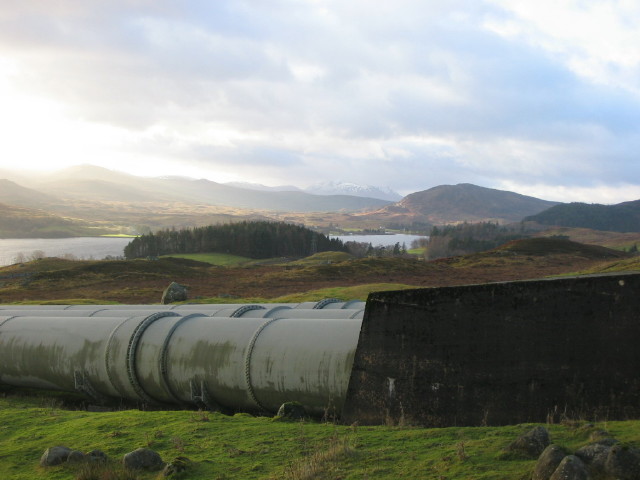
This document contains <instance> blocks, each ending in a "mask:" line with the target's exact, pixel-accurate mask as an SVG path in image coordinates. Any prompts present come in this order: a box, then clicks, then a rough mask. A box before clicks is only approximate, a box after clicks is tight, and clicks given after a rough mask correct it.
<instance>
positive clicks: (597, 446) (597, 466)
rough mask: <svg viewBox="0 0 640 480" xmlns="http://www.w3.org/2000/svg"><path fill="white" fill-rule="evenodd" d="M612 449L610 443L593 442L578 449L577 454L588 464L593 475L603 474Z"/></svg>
mask: <svg viewBox="0 0 640 480" xmlns="http://www.w3.org/2000/svg"><path fill="white" fill-rule="evenodd" d="M610 449H611V447H610V446H608V445H604V444H602V443H592V444H591V445H587V446H585V447H582V448H581V449H579V450H578V451H576V453H575V455H576V457H578V458H579V459H580V460H582V461H583V462H584V463H585V464H586V465H587V468H588V469H589V473H591V475H602V474H604V464H605V462H606V460H607V457H608V455H609V450H610Z"/></svg>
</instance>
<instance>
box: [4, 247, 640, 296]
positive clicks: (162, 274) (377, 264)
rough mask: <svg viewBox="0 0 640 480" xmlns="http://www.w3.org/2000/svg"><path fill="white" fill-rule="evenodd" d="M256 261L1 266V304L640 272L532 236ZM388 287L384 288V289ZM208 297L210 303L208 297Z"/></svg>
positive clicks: (334, 290)
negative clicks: (467, 248) (464, 247)
mask: <svg viewBox="0 0 640 480" xmlns="http://www.w3.org/2000/svg"><path fill="white" fill-rule="evenodd" d="M278 261H279V263H275V262H268V263H265V264H256V263H251V264H248V265H247V266H227V267H217V266H212V265H210V264H207V263H202V262H195V261H193V260H183V259H175V258H160V259H159V260H156V261H149V260H130V261H65V260H59V259H44V260H40V261H37V262H30V263H27V264H22V265H13V266H9V267H3V268H0V280H1V282H2V285H1V286H0V303H10V302H16V301H25V300H26V301H32V302H35V303H40V302H44V301H61V300H65V299H70V298H73V299H77V300H78V301H83V302H93V303H104V302H110V301H117V302H121V303H133V304H137V303H157V302H159V301H160V298H161V296H162V291H163V290H164V289H165V288H166V287H167V285H168V284H169V283H171V282H172V281H175V282H178V283H181V284H184V285H187V286H188V288H189V294H190V296H191V298H200V299H202V300H201V301H207V302H213V303H219V302H222V303H228V302H229V298H234V302H244V301H247V302H253V301H276V302H277V301H292V300H290V299H287V300H285V299H283V296H287V298H290V296H291V295H293V294H299V295H297V297H296V301H304V299H305V298H309V299H318V300H319V299H321V298H326V297H327V296H331V297H337V298H342V297H344V299H345V300H349V299H353V298H354V291H353V290H348V293H346V292H347V290H346V289H347V288H351V287H356V286H359V287H360V288H359V290H358V291H359V294H358V297H357V298H360V299H362V300H364V299H366V296H367V294H368V293H369V292H370V291H379V290H381V289H384V290H392V289H398V288H407V287H409V286H413V287H437V286H453V285H465V284H473V283H486V282H499V281H509V280H524V279H534V278H543V277H547V276H550V275H562V274H570V273H574V272H578V271H582V270H587V269H605V268H607V266H608V265H610V264H614V263H620V262H622V263H624V269H625V270H633V269H636V270H640V257H632V256H630V255H629V254H626V253H624V252H619V251H615V250H609V249H603V248H601V247H593V246H585V245H583V244H579V243H576V242H569V241H567V240H560V239H544V238H542V239H525V240H521V241H517V242H514V243H512V244H508V245H506V246H504V247H501V248H497V249H495V250H491V251H488V252H483V253H478V254H473V255H464V256H460V257H450V258H442V259H439V260H434V261H424V260H419V259H415V258H402V257H395V258H394V257H386V258H376V257H370V258H363V259H350V260H344V261H339V260H336V261H335V262H332V263H327V262H321V263H313V262H296V263H292V262H287V261H285V260H283V259H279V260H278ZM381 284H384V287H381ZM205 299H206V300H205Z"/></svg>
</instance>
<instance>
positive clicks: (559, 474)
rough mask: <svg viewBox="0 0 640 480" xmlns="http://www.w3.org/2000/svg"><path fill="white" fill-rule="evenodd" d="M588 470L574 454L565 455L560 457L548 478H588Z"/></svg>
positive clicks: (579, 479) (550, 479)
mask: <svg viewBox="0 0 640 480" xmlns="http://www.w3.org/2000/svg"><path fill="white" fill-rule="evenodd" d="M590 478H591V477H590V476H589V472H588V471H587V467H586V466H585V464H584V463H583V462H582V460H580V459H579V458H578V457H576V456H575V455H567V456H566V457H564V458H563V459H562V461H561V462H560V465H558V468H556V471H555V472H553V475H551V477H550V478H549V480H589V479H590Z"/></svg>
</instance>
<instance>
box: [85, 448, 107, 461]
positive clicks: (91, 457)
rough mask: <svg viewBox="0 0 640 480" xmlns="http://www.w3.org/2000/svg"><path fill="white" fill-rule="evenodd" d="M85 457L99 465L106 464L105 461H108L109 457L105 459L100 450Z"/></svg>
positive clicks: (105, 455) (92, 451)
mask: <svg viewBox="0 0 640 480" xmlns="http://www.w3.org/2000/svg"><path fill="white" fill-rule="evenodd" d="M87 457H88V458H89V460H91V461H92V462H100V463H107V460H108V459H109V457H107V454H106V453H104V452H103V451H102V450H91V451H90V452H89V453H87Z"/></svg>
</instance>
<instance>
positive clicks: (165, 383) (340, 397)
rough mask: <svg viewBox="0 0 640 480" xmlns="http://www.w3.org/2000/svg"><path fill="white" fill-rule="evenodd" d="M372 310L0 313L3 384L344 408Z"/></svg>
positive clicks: (97, 395) (175, 399) (104, 308)
mask: <svg viewBox="0 0 640 480" xmlns="http://www.w3.org/2000/svg"><path fill="white" fill-rule="evenodd" d="M363 306H364V302H338V301H323V302H313V303H311V302H305V303H303V304H275V305H274V304H259V305H240V304H227V305H215V306H214V305H203V306H195V305H189V306H184V307H188V308H166V306H162V305H145V306H131V305H126V306H124V305H123V306H120V305H118V306H111V305H82V306H80V305H78V306H52V308H47V306H38V307H37V308H33V306H11V305H7V306H0V382H1V383H5V384H8V385H15V386H25V387H35V388H44V389H55V390H64V391H80V392H83V393H85V394H87V395H89V396H91V397H93V398H94V399H96V400H109V399H125V400H128V401H133V402H139V403H144V404H183V405H205V406H207V407H209V408H223V409H229V410H238V411H266V412H275V411H277V409H278V408H279V406H280V405H281V404H282V403H284V402H287V401H299V402H301V403H302V404H303V405H304V406H305V407H306V408H307V411H308V412H309V413H312V414H317V415H321V414H322V413H323V412H324V411H325V410H326V409H328V408H330V409H332V410H333V409H335V411H336V412H338V413H340V411H341V410H342V406H343V404H344V399H345V396H346V392H347V387H348V383H349V378H350V374H351V367H352V364H353V358H354V355H355V350H356V346H357V343H358V337H359V334H360V327H361V322H362V318H363V315H364V309H363V308H362V307H363ZM169 307H176V306H169ZM180 307H182V306H180ZM327 307H329V308H328V309H326V310H325V308H327ZM345 307H346V308H345Z"/></svg>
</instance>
